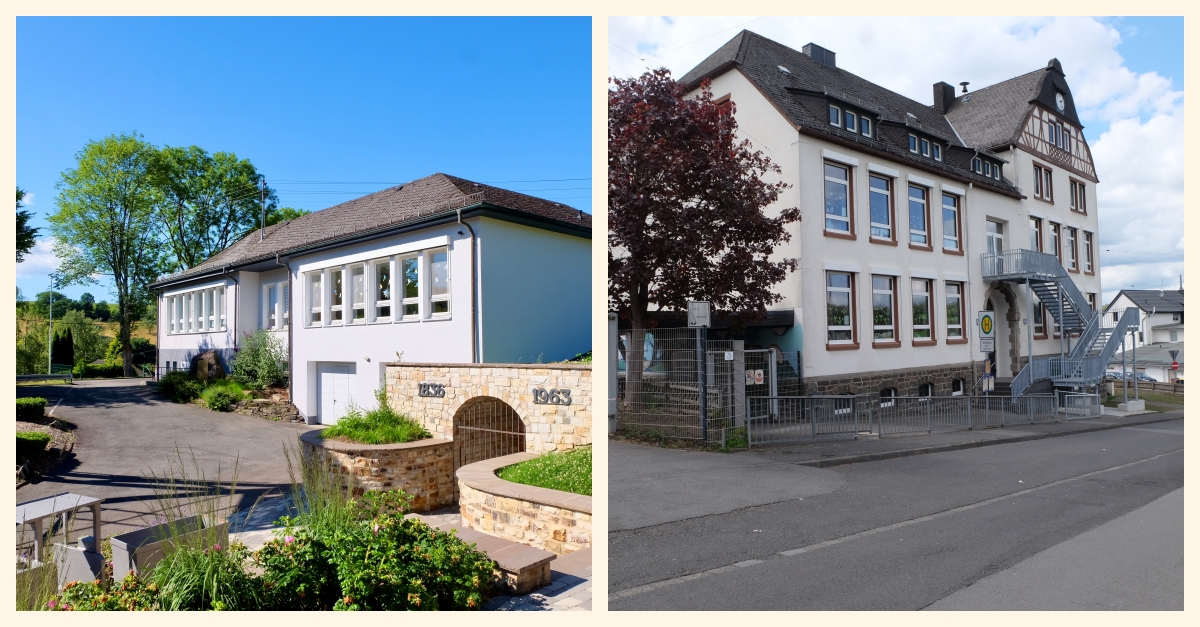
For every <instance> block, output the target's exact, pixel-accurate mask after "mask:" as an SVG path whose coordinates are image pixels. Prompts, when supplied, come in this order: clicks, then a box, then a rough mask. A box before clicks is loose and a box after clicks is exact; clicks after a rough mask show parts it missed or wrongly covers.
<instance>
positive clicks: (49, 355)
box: [46, 272, 58, 374]
mask: <svg viewBox="0 0 1200 627" xmlns="http://www.w3.org/2000/svg"><path fill="white" fill-rule="evenodd" d="M57 278H58V275H57V274H55V273H54V272H51V273H50V330H49V331H47V332H46V335H47V336H48V337H47V338H46V374H54V281H55V279H57Z"/></svg>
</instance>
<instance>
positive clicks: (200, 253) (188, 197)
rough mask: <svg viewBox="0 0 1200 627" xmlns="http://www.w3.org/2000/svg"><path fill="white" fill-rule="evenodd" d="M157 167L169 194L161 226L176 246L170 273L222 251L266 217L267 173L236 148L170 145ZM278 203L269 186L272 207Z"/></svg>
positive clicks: (156, 179)
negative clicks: (264, 186)
mask: <svg viewBox="0 0 1200 627" xmlns="http://www.w3.org/2000/svg"><path fill="white" fill-rule="evenodd" d="M152 172H153V179H154V184H155V186H156V187H157V188H158V189H159V191H160V193H161V194H162V196H163V203H162V205H161V208H160V211H159V219H158V220H157V225H158V228H159V232H160V234H161V236H162V238H163V239H164V240H165V242H166V244H167V248H168V250H169V251H170V258H169V260H168V262H167V268H166V270H167V271H169V272H180V271H183V270H186V269H188V268H191V267H193V266H195V265H197V264H199V263H200V262H202V261H204V260H205V259H208V258H209V257H211V256H213V255H215V254H217V253H218V252H221V251H222V250H224V249H225V248H227V247H228V246H229V245H230V244H232V243H233V242H235V241H237V240H238V239H239V238H240V237H241V236H242V235H243V234H244V233H246V232H247V230H248V229H251V228H253V227H256V226H257V225H258V222H259V221H260V212H261V210H262V201H263V196H262V193H263V192H262V189H261V187H260V181H261V180H262V176H261V175H260V174H259V172H258V170H257V169H255V167H254V165H253V164H251V163H250V162H249V161H248V160H246V159H238V158H237V155H235V154H233V153H231V152H216V153H212V154H209V153H208V152H207V151H205V150H204V149H203V148H200V147H199V146H189V147H187V148H180V147H171V146H167V147H165V148H163V149H162V150H160V151H158V152H157V154H156V156H155V159H154V164H153V168H152ZM277 202H278V198H277V197H276V195H275V191H274V190H272V189H271V188H269V187H268V188H267V189H266V203H267V209H268V211H273V210H274V209H275V206H276V204H277Z"/></svg>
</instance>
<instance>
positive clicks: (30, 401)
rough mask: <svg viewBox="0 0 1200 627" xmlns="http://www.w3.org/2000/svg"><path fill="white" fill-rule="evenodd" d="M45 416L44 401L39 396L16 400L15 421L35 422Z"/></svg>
mask: <svg viewBox="0 0 1200 627" xmlns="http://www.w3.org/2000/svg"><path fill="white" fill-rule="evenodd" d="M45 414H46V399H44V398H42V397H40V396H34V397H30V398H18V399H17V420H21V421H24V422H36V421H38V420H41V418H42V416H44V415H45Z"/></svg>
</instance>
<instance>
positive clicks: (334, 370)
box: [317, 364, 354, 425]
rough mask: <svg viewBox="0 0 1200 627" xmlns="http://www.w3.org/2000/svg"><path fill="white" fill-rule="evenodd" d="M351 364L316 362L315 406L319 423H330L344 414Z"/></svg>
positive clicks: (346, 405)
mask: <svg viewBox="0 0 1200 627" xmlns="http://www.w3.org/2000/svg"><path fill="white" fill-rule="evenodd" d="M353 375H354V365H353V364H317V381H318V385H317V406H318V407H320V408H321V414H320V416H318V419H319V420H320V422H321V424H323V425H331V424H334V423H336V422H337V421H338V419H339V418H341V417H342V416H345V415H346V410H347V409H348V408H349V404H350V380H351V379H352V378H353Z"/></svg>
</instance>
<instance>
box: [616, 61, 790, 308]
mask: <svg viewBox="0 0 1200 627" xmlns="http://www.w3.org/2000/svg"><path fill="white" fill-rule="evenodd" d="M610 82H611V83H612V85H613V88H612V89H610V90H609V92H608V244H609V256H608V260H609V261H608V276H609V302H610V306H612V307H614V308H616V309H617V310H618V311H621V312H622V315H628V316H629V317H630V319H631V322H632V324H633V327H634V328H647V326H646V325H647V324H649V322H650V321H649V320H647V311H648V310H649V308H650V306H652V305H653V306H654V307H656V308H658V309H673V310H676V311H680V310H683V309H685V308H686V304H687V301H689V300H706V301H710V302H711V303H712V304H713V307H714V309H721V310H725V311H727V312H729V313H730V314H731V316H732V318H733V320H734V321H735V323H736V324H742V323H744V322H747V321H752V320H755V319H759V318H761V317H763V316H765V315H766V307H767V306H768V305H770V304H772V303H775V302H778V301H779V300H780V298H781V297H780V295H779V294H777V293H775V292H774V291H773V290H772V286H773V285H775V284H776V283H779V282H780V281H782V280H783V279H784V278H785V277H786V276H787V273H788V272H791V271H794V270H795V269H796V260H795V259H791V258H779V259H776V260H774V261H772V259H771V257H772V254H773V252H774V249H775V247H776V246H777V245H779V244H781V243H784V242H787V241H789V240H790V238H791V235H790V233H789V232H788V230H787V225H788V224H790V223H792V222H797V221H799V220H800V212H799V209H797V208H794V207H793V208H787V209H781V210H777V212H776V215H775V216H774V217H770V216H768V215H766V214H765V213H764V209H765V208H766V207H768V206H769V205H771V204H772V203H775V202H776V201H777V200H778V199H779V195H780V193H781V192H782V191H783V190H785V189H787V188H788V187H789V185H788V184H786V183H784V182H782V181H776V182H768V181H767V180H766V179H767V178H769V177H770V176H771V175H773V174H778V173H779V172H780V169H779V167H778V166H777V165H775V164H774V163H773V162H772V161H771V159H770V158H768V157H767V156H765V155H763V154H762V153H761V152H760V151H757V150H753V149H752V146H751V143H750V141H749V140H745V139H743V140H739V139H738V137H737V130H738V126H737V122H736V120H735V119H734V113H735V111H736V109H735V107H734V104H733V103H732V102H730V101H725V102H721V103H718V102H714V101H713V97H712V92H711V91H710V89H709V83H708V81H707V80H706V81H705V82H704V83H703V84H702V85H701V88H700V91H699V93H697V94H696V95H695V96H689V95H688V90H687V88H686V86H685V85H684V84H683V83H680V82H677V81H675V80H673V79H672V78H671V73H670V71H668V70H667V69H665V68H663V69H659V70H655V71H652V72H647V73H646V74H643V75H642V76H641V77H638V78H632V79H615V78H614V79H610Z"/></svg>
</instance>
